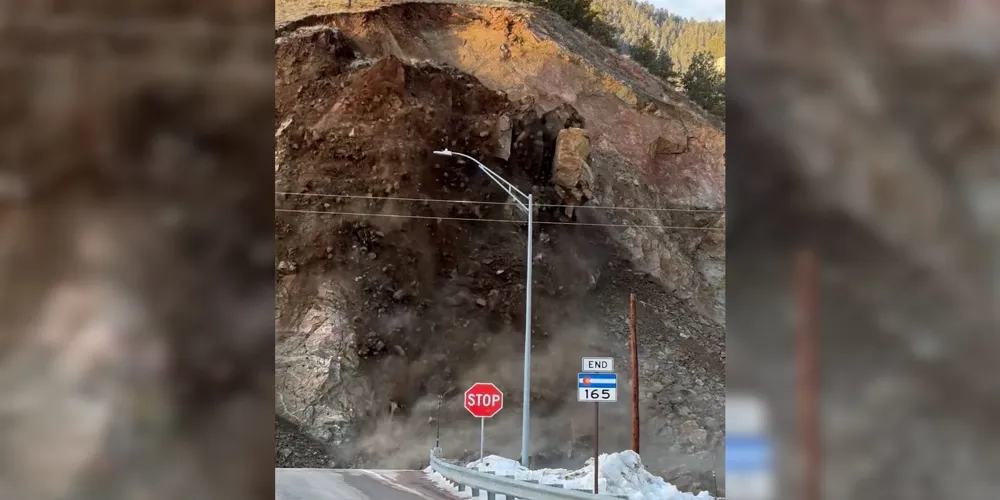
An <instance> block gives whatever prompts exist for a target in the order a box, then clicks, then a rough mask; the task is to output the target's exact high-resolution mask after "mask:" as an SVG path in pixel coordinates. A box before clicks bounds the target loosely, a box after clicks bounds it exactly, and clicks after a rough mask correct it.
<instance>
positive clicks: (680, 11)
mask: <svg viewBox="0 0 1000 500" xmlns="http://www.w3.org/2000/svg"><path fill="white" fill-rule="evenodd" d="M647 1H648V2H649V3H651V4H653V5H654V6H656V7H659V8H661V9H667V10H668V11H670V13H671V14H677V15H678V16H681V17H693V18H695V19H698V20H700V21H708V20H712V21H722V20H724V19H726V0H647Z"/></svg>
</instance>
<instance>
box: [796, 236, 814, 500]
mask: <svg viewBox="0 0 1000 500" xmlns="http://www.w3.org/2000/svg"><path fill="white" fill-rule="evenodd" d="M795 264H796V268H795V281H796V284H795V285H796V286H795V288H796V292H797V293H796V295H797V296H798V297H797V298H798V300H797V302H798V306H799V317H798V332H797V333H798V335H797V336H798V342H797V343H798V346H797V350H798V371H799V377H798V379H799V380H798V383H799V402H798V403H799V419H800V420H799V422H800V428H799V431H800V433H801V434H800V436H801V441H800V445H801V446H802V451H803V452H804V454H805V481H804V482H803V492H802V493H803V495H802V498H803V500H819V498H820V439H819V422H818V420H819V417H818V412H817V408H816V406H817V403H816V392H817V391H818V390H819V387H818V385H819V383H818V373H817V369H816V362H817V359H816V350H817V339H816V337H817V335H818V332H817V330H818V328H817V326H816V278H817V276H816V275H817V263H816V255H815V254H814V253H813V252H812V250H810V249H803V250H800V251H799V254H798V255H797V261H796V263H795Z"/></svg>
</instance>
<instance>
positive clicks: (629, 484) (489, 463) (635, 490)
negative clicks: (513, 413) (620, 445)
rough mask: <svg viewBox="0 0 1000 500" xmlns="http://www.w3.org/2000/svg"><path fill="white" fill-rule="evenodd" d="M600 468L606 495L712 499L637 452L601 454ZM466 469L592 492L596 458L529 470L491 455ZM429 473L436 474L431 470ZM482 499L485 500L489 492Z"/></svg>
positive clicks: (642, 499) (665, 499) (663, 499)
mask: <svg viewBox="0 0 1000 500" xmlns="http://www.w3.org/2000/svg"><path fill="white" fill-rule="evenodd" d="M598 466H599V467H600V471H599V475H598V491H599V492H600V493H601V494H606V495H625V496H626V497H628V499H629V500H695V499H697V500H711V499H712V498H713V497H712V496H711V495H709V493H708V492H707V491H702V492H701V493H698V494H697V495H695V494H693V493H684V492H681V491H680V490H678V489H677V488H676V487H675V486H674V485H672V484H670V483H668V482H666V481H664V480H663V478H661V477H657V476H654V475H652V474H650V473H649V472H647V471H646V468H645V467H644V466H643V465H642V459H641V458H639V455H638V454H637V453H635V452H634V451H631V450H627V451H623V452H620V453H609V454H605V455H601V456H600V458H599V459H598ZM466 467H468V468H470V469H475V470H479V471H482V472H492V473H494V474H496V475H498V476H513V477H514V478H515V479H518V480H521V481H524V480H534V481H538V483H539V484H551V485H562V486H563V487H564V488H567V489H578V490H586V491H593V488H594V459H593V458H591V459H589V460H587V463H586V464H585V465H584V466H583V467H582V468H580V469H577V470H567V469H539V470H529V469H527V468H525V467H523V466H521V464H520V463H519V462H518V461H516V460H511V459H509V458H504V457H499V456H496V455H490V456H487V457H484V458H483V459H482V460H477V461H475V462H471V463H469V464H468V465H466ZM426 471H427V472H429V473H431V474H432V476H439V474H436V473H433V471H431V469H430V468H429V467H428V468H427V469H426ZM433 479H434V480H435V482H436V483H438V484H440V485H444V484H446V482H445V481H444V478H443V477H433ZM480 496H482V497H483V498H486V492H481V494H480Z"/></svg>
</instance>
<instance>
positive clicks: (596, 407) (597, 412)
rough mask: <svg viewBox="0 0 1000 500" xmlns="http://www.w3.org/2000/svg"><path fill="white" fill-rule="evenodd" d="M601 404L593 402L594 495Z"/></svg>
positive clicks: (595, 492) (597, 469)
mask: <svg viewBox="0 0 1000 500" xmlns="http://www.w3.org/2000/svg"><path fill="white" fill-rule="evenodd" d="M600 409H601V403H598V402H596V401H595V402H594V494H595V495H596V494H597V474H598V471H599V470H600V468H598V466H597V455H598V452H599V450H600V444H599V440H600V435H601V434H600V429H601V428H600V426H599V422H598V419H599V418H600V417H599V415H600Z"/></svg>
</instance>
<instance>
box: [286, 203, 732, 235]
mask: <svg viewBox="0 0 1000 500" xmlns="http://www.w3.org/2000/svg"><path fill="white" fill-rule="evenodd" d="M274 211H275V212H286V213H297V214H317V215H345V216H356V217H389V218H397V219H431V220H457V221H467V222H508V223H523V222H524V221H520V220H516V219H477V218H475V217H438V216H434V215H404V214H373V213H363V212H336V211H323V210H293V209H287V208H276V209H274ZM532 224H548V225H561V226H598V227H634V228H651V229H652V228H658V229H700V230H704V231H725V228H721V227H697V226H667V225H663V224H605V223H599V222H558V221H533V222H532Z"/></svg>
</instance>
